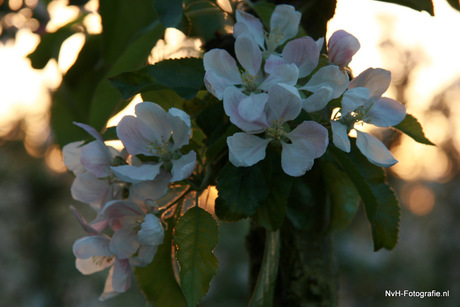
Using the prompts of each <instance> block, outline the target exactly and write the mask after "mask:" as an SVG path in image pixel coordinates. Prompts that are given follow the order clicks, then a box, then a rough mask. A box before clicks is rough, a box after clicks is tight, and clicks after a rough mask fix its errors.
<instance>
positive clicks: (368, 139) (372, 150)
mask: <svg viewBox="0 0 460 307" xmlns="http://www.w3.org/2000/svg"><path fill="white" fill-rule="evenodd" d="M356 132H357V134H358V138H357V140H356V146H358V148H359V150H360V151H361V153H362V154H363V155H364V156H366V158H367V159H368V160H369V161H370V162H371V163H373V164H375V165H377V166H381V167H390V166H392V165H395V164H396V163H398V160H396V159H395V158H394V157H393V155H392V154H391V152H390V151H389V150H388V148H386V146H385V145H384V144H383V143H382V142H381V141H380V140H379V139H377V138H376V137H374V136H372V135H370V134H367V133H365V132H361V131H359V130H356Z"/></svg>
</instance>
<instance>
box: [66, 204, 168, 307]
mask: <svg viewBox="0 0 460 307" xmlns="http://www.w3.org/2000/svg"><path fill="white" fill-rule="evenodd" d="M74 212H75V214H76V216H77V218H78V220H79V222H80V224H81V225H82V226H83V229H85V230H86V231H87V232H88V233H89V236H86V237H83V238H80V239H78V240H77V241H75V243H74V245H73V252H74V255H75V257H76V268H77V269H78V270H79V271H80V272H81V273H82V274H85V275H87V274H92V273H94V272H99V271H102V270H104V269H106V268H109V267H110V270H109V274H108V276H107V279H106V283H105V287H104V291H103V293H102V295H101V296H100V298H99V299H100V300H101V301H103V300H106V299H109V298H112V297H114V296H116V295H118V294H119V293H122V292H125V291H126V290H128V289H129V288H130V286H131V271H132V266H146V265H148V264H149V263H150V262H152V260H153V257H154V255H155V253H156V251H157V248H158V245H160V244H161V243H162V242H163V238H164V230H163V227H162V225H161V223H160V220H159V219H158V218H157V217H156V216H155V215H153V214H152V213H148V212H147V213H146V210H145V209H144V210H143V209H142V208H140V207H139V206H138V205H136V204H134V203H132V202H123V201H112V202H109V203H107V204H106V205H105V206H104V208H103V209H102V211H101V212H100V214H99V215H98V217H97V218H96V220H95V221H93V222H92V223H90V224H88V223H87V222H86V221H85V220H84V219H83V218H82V217H81V216H79V214H78V213H77V212H76V211H74ZM108 226H110V228H111V229H112V230H113V231H114V233H113V235H112V237H109V236H108V235H106V234H103V233H101V231H103V230H104V229H105V228H106V227H108Z"/></svg>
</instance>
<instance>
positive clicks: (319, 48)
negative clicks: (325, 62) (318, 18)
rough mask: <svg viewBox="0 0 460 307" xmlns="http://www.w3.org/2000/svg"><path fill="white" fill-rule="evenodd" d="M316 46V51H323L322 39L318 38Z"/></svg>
mask: <svg viewBox="0 0 460 307" xmlns="http://www.w3.org/2000/svg"><path fill="white" fill-rule="evenodd" d="M315 43H316V46H317V47H318V50H319V51H320V52H321V50H322V49H323V45H324V37H320V38H318V39H317V40H316V41H315Z"/></svg>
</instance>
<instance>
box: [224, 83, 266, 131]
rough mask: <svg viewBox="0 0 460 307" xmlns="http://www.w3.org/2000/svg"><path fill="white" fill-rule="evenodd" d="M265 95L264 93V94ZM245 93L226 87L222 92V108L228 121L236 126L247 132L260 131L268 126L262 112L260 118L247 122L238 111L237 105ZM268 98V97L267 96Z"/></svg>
mask: <svg viewBox="0 0 460 307" xmlns="http://www.w3.org/2000/svg"><path fill="white" fill-rule="evenodd" d="M265 95H266V94H265ZM246 97H247V96H246V95H244V94H243V93H241V92H240V91H239V90H237V89H236V88H227V89H226V90H225V94H224V110H225V114H227V115H228V116H229V117H230V121H231V122H232V123H233V124H234V125H235V126H237V127H238V128H240V129H242V130H244V131H246V132H249V133H260V132H263V131H265V130H266V129H267V128H268V124H267V122H266V117H265V114H264V113H263V114H262V116H261V117H260V118H258V119H257V120H254V121H252V122H249V121H247V120H245V119H243V117H241V115H240V113H239V105H240V102H241V101H242V100H243V99H246ZM267 99H268V98H267Z"/></svg>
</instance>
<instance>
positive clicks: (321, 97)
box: [302, 85, 334, 112]
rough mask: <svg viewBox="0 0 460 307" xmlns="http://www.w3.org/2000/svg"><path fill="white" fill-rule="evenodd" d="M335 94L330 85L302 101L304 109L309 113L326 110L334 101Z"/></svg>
mask: <svg viewBox="0 0 460 307" xmlns="http://www.w3.org/2000/svg"><path fill="white" fill-rule="evenodd" d="M333 93H334V90H333V89H332V88H331V87H330V86H329V85H325V86H323V87H321V88H319V89H318V90H317V91H316V92H314V93H313V94H312V95H310V96H308V97H307V98H305V99H303V100H302V106H303V109H304V110H305V111H307V112H316V111H319V110H322V109H324V108H325V107H326V106H327V104H328V103H329V101H331V100H332V95H333Z"/></svg>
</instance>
